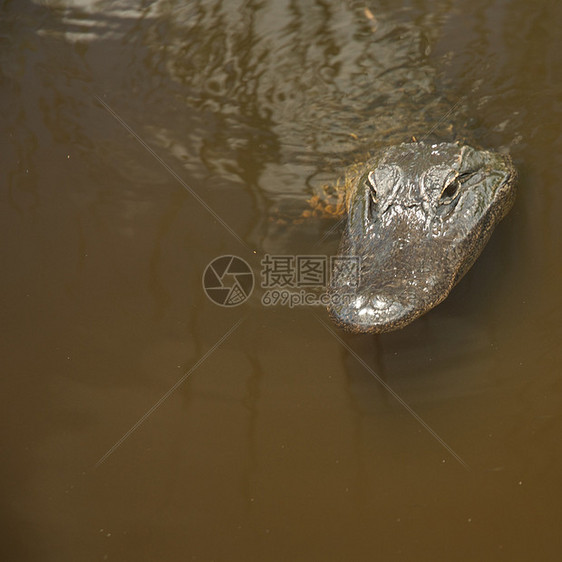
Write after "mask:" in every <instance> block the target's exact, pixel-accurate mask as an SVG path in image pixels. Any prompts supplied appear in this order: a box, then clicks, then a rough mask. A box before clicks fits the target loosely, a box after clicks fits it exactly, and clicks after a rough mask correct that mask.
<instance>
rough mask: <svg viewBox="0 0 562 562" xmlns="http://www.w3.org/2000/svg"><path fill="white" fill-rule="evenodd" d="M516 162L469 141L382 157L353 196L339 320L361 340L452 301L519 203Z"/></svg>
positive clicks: (339, 268) (386, 152)
mask: <svg viewBox="0 0 562 562" xmlns="http://www.w3.org/2000/svg"><path fill="white" fill-rule="evenodd" d="M516 175H517V174H516V170H515V168H514V166H513V164H512V161H511V158H510V157H509V156H508V155H503V154H499V153H495V152H492V151H488V150H480V149H476V148H472V147H470V146H467V145H462V144H460V143H438V144H430V143H424V142H411V143H404V144H400V145H396V146H391V147H388V148H385V149H382V150H380V151H379V152H377V153H376V154H375V155H374V156H373V157H372V158H370V159H369V160H368V161H367V162H366V164H365V166H364V167H363V168H362V170H361V171H360V172H359V173H357V174H356V177H355V179H354V181H353V182H352V183H351V184H350V187H349V190H348V193H347V225H346V227H345V229H344V232H343V235H342V239H341V242H340V247H339V252H338V256H337V257H336V260H335V261H334V265H335V267H334V271H333V274H332V280H331V283H330V286H329V289H328V293H329V297H330V298H329V302H330V305H329V308H328V310H329V313H330V316H331V317H332V319H333V320H334V321H335V322H336V324H338V325H339V326H341V327H343V328H345V329H347V330H349V331H352V332H359V333H361V332H366V333H383V332H389V331H392V330H397V329H399V328H402V327H404V326H406V325H407V324H409V323H410V322H412V321H413V320H415V319H416V318H419V317H420V316H421V315H422V314H425V313H426V312H428V311H429V310H430V309H432V308H433V307H435V306H436V305H437V304H439V303H440V302H442V301H443V300H444V299H445V298H446V297H447V296H448V295H449V293H450V291H451V289H452V288H453V287H454V286H455V285H456V284H457V283H458V282H459V280H460V279H461V278H462V277H463V275H464V274H465V273H466V272H467V271H468V270H469V269H470V267H471V266H472V264H473V263H474V262H475V260H476V259H477V257H478V256H479V255H480V252H481V251H482V250H483V248H484V246H485V245H486V243H487V242H488V240H489V238H490V236H491V234H492V231H493V230H494V228H495V226H496V224H497V223H498V222H499V221H500V220H501V219H502V218H503V217H504V216H505V215H506V214H507V213H508V211H509V210H510V209H511V207H512V205H513V201H514V199H515V183H516Z"/></svg>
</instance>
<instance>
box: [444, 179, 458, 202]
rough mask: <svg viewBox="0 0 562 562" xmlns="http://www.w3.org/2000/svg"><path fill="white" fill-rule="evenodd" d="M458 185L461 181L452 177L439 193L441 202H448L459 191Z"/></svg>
mask: <svg viewBox="0 0 562 562" xmlns="http://www.w3.org/2000/svg"><path fill="white" fill-rule="evenodd" d="M460 186H461V182H460V181H459V179H458V178H456V179H454V180H453V181H452V182H451V183H450V184H449V185H448V186H447V187H446V188H445V189H444V190H443V192H442V193H441V201H442V202H443V203H449V202H450V201H451V200H452V199H453V198H454V197H455V195H456V194H457V193H458V192H459V188H460Z"/></svg>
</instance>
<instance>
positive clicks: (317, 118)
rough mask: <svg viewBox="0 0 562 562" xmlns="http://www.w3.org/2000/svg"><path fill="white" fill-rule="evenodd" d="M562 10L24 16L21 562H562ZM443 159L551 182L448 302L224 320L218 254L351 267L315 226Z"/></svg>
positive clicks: (19, 134) (7, 456)
mask: <svg viewBox="0 0 562 562" xmlns="http://www.w3.org/2000/svg"><path fill="white" fill-rule="evenodd" d="M561 15H562V14H561V13H560V7H559V6H558V5H557V4H556V3H554V2H548V1H543V2H535V3H532V4H531V3H526V2H521V1H519V0H514V1H510V2H508V1H499V0H496V1H483V0H482V1H476V2H472V3H471V4H470V6H469V5H468V4H467V3H465V2H460V0H459V1H429V0H427V1H426V0H410V1H406V2H403V3H401V5H400V6H397V5H396V3H394V2H386V1H382V0H381V1H379V2H370V3H366V4H364V3H360V2H336V1H328V2H315V1H299V2H295V1H288V2H278V1H276V2H273V0H266V1H262V2H252V1H248V2H241V1H240V2H237V1H234V0H229V1H218V0H217V1H210V0H209V1H202V2H195V1H191V2H186V3H181V2H174V1H164V0H162V1H160V0H157V1H155V2H152V3H144V4H138V3H135V2H131V1H130V0H121V1H119V2H108V1H99V2H87V1H85V0H82V1H79V0H76V1H74V2H70V1H69V2H64V1H60V2H57V1H42V2H39V1H37V2H28V1H21V2H15V1H12V2H5V3H4V4H3V6H2V8H1V16H0V20H1V22H2V24H1V29H2V34H1V36H0V37H1V44H0V57H1V67H0V68H1V72H2V87H1V89H0V92H1V96H2V114H1V123H2V127H1V131H2V136H1V138H2V152H1V154H2V156H1V162H2V166H1V174H2V175H1V177H2V182H1V186H2V190H1V206H0V212H1V217H2V220H1V223H0V224H1V228H2V241H3V244H2V246H1V247H2V263H3V274H2V276H1V277H0V279H1V281H0V282H1V290H2V297H3V298H2V304H3V306H2V320H3V324H2V325H3V332H2V335H3V337H2V344H3V346H2V347H3V349H2V359H3V365H4V368H3V373H4V376H3V379H2V380H3V383H2V396H3V409H4V416H3V417H4V423H3V424H2V438H3V444H4V451H5V453H4V463H3V467H2V474H3V476H4V478H3V482H4V486H3V498H4V505H3V522H4V540H3V546H4V549H5V551H6V554H5V555H4V559H6V560H18V561H19V560H22V561H23V560H45V561H48V560H56V561H57V562H59V561H66V560H69V561H71V560H72V561H75V560H137V561H141V560H170V561H174V560H307V561H308V560H343V559H346V560H373V559H381V560H395V559H396V560H398V559H403V560H412V559H415V560H441V559H443V560H450V559H455V560H475V559H477V560H503V559H505V560H510V561H511V560H529V559H540V560H557V559H558V557H559V552H560V546H561V545H560V539H559V538H558V535H559V527H560V517H561V515H562V509H561V505H560V501H559V496H560V491H561V490H560V472H561V469H562V453H561V451H562V448H561V446H560V439H561V437H560V436H561V432H562V417H561V414H560V412H561V411H562V408H561V406H562V383H561V382H560V381H561V379H560V376H559V375H560V366H559V365H560V351H559V347H560V336H561V333H562V330H561V328H560V320H559V318H560V314H561V313H562V306H561V302H562V301H561V297H560V290H559V289H560V284H559V283H560V273H561V269H560V263H561V257H562V251H561V246H560V240H561V232H560V221H559V216H560V213H561V212H562V200H561V196H560V187H559V178H560V176H561V164H562V161H561V156H560V155H561V154H562V139H561V136H560V131H561V130H562V119H561V112H562V106H561V99H562V80H561V70H560V69H561V68H562V60H561V55H560V53H562V44H561V41H562V39H561V37H562V36H561V35H560V32H559V22H560V21H561V19H560V18H561ZM412 137H415V138H417V139H420V138H426V137H427V138H431V139H442V140H450V139H453V138H457V139H468V140H470V142H473V143H475V144H478V145H481V146H484V147H488V148H493V149H496V150H501V151H505V152H510V153H511V155H512V157H513V159H514V162H515V164H516V166H517V168H518V170H519V174H520V180H519V195H518V199H517V201H516V204H515V207H514V209H513V211H512V212H511V214H510V215H509V216H508V217H507V218H506V219H505V221H504V222H503V223H502V224H501V225H500V226H499V227H498V229H497V230H496V232H495V234H494V236H493V238H492V240H491V242H490V243H489V245H488V246H487V248H486V250H485V251H484V253H483V255H482V256H481V258H480V259H479V261H478V262H477V264H476V265H475V266H474V267H473V269H472V270H471V271H470V272H469V273H468V274H467V276H466V277H465V278H464V280H463V281H462V282H461V283H460V284H459V286H458V287H457V288H456V289H455V290H454V292H453V293H452V294H451V296H450V297H449V298H448V299H447V300H446V301H445V302H444V303H443V304H441V305H440V306H439V307H437V308H436V309H434V310H433V311H431V312H430V313H429V314H427V315H426V316H425V317H423V318H422V319H420V320H418V321H416V322H415V323H413V324H412V325H411V326H409V327H407V328H405V329H404V330H401V331H399V332H395V333H391V334H386V335H382V336H379V337H373V336H350V335H346V334H343V333H341V332H339V331H337V330H336V329H335V328H334V327H333V326H332V325H331V324H330V323H329V320H328V318H327V315H326V313H325V311H324V310H323V309H322V308H318V307H300V308H297V309H289V308H288V307H271V308H267V307H264V306H262V305H261V304H260V296H261V292H260V291H259V290H257V291H256V292H255V293H254V294H253V295H252V297H251V298H250V300H249V301H248V302H247V303H245V304H244V305H241V306H240V307H234V308H221V307H218V306H217V305H215V304H213V303H212V302H210V301H209V300H208V299H207V297H206V296H205V294H204V292H203V289H202V285H201V278H202V275H203V271H204V270H205V267H206V266H207V264H208V263H209V262H210V261H211V260H212V259H214V258H215V257H217V256H220V255H223V254H234V255H237V256H240V257H241V258H243V259H245V260H247V261H248V262H249V263H250V264H251V266H252V267H253V268H254V270H255V271H256V273H259V270H260V260H261V259H262V258H263V256H264V255H265V254H266V253H267V252H269V253H274V254H320V255H330V254H333V253H334V252H335V251H336V249H337V242H338V227H336V228H335V230H333V229H334V226H335V225H336V223H337V221H336V220H334V219H327V218H321V217H309V218H308V219H306V220H304V221H298V220H297V221H296V222H294V220H295V219H298V218H299V217H300V216H301V213H302V212H303V211H304V210H306V209H308V204H307V200H308V199H310V198H311V197H312V196H313V195H314V194H318V193H320V192H321V191H322V186H323V185H324V184H326V183H333V182H335V181H337V179H338V178H339V177H341V175H342V174H343V173H344V170H345V168H346V166H348V165H349V164H352V163H353V162H355V161H357V160H360V159H361V158H364V157H365V156H366V155H367V153H368V152H369V151H371V150H373V149H376V148H377V147H379V146H384V145H386V144H389V143H395V142H402V141H407V140H410V139H411V138H412ZM240 321H241V323H239V324H237V323H238V322H240ZM225 334H226V335H227V337H225ZM180 383H181V384H180Z"/></svg>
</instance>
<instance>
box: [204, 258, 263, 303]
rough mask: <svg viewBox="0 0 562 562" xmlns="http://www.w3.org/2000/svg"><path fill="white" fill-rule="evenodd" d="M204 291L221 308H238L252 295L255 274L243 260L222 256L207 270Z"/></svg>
mask: <svg viewBox="0 0 562 562" xmlns="http://www.w3.org/2000/svg"><path fill="white" fill-rule="evenodd" d="M203 289H204V290H205V294H206V295H207V297H209V299H211V300H212V301H213V302H214V303H215V304H218V305H219V306H226V307H231V306H238V305H240V304H242V303H243V302H246V301H247V300H248V298H249V297H250V295H251V294H252V290H253V289H254V273H253V271H252V270H251V268H250V266H249V265H248V263H247V262H246V261H244V260H243V259H242V258H239V257H237V256H220V257H218V258H215V259H214V260H213V261H212V262H211V263H210V264H209V265H208V266H207V267H206V268H205V272H204V273H203Z"/></svg>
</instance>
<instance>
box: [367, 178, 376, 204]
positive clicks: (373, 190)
mask: <svg viewBox="0 0 562 562" xmlns="http://www.w3.org/2000/svg"><path fill="white" fill-rule="evenodd" d="M365 183H366V184H367V187H368V188H369V193H370V194H371V199H372V201H373V203H376V202H377V188H376V186H375V174H374V172H369V175H368V176H367V179H366V180H365Z"/></svg>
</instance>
